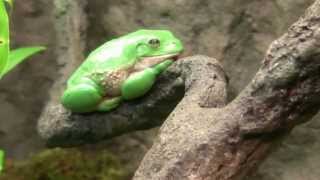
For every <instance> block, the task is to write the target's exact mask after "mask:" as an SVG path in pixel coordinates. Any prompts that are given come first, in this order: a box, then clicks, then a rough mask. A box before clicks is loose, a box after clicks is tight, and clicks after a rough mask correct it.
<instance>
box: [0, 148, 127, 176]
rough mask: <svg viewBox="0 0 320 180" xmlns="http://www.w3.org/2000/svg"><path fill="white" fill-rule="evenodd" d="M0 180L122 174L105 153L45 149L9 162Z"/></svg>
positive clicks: (114, 162)
mask: <svg viewBox="0 0 320 180" xmlns="http://www.w3.org/2000/svg"><path fill="white" fill-rule="evenodd" d="M7 164H8V165H7V167H6V168H5V170H4V172H3V174H2V175H1V176H0V180H122V179H125V178H126V173H124V171H123V170H122V169H121V165H120V163H119V162H118V160H117V159H116V158H115V157H113V156H112V155H111V154H110V153H109V152H107V151H102V152H99V154H95V153H84V152H81V151H79V150H76V149H68V150H65V149H54V150H46V151H44V152H42V153H40V154H38V155H36V156H34V157H32V158H31V159H30V160H28V161H25V162H21V163H16V164H13V165H9V163H7Z"/></svg>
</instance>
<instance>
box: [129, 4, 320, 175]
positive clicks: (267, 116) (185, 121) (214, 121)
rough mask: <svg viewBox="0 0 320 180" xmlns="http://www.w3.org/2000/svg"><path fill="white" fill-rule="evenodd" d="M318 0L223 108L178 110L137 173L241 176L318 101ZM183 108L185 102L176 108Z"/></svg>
mask: <svg viewBox="0 0 320 180" xmlns="http://www.w3.org/2000/svg"><path fill="white" fill-rule="evenodd" d="M319 42H320V0H317V1H316V2H315V3H314V4H313V6H312V7H310V8H309V10H308V11H307V13H306V15H305V16H304V17H303V18H301V19H300V20H299V21H298V22H297V23H295V24H294V25H293V26H292V27H291V28H290V29H289V31H288V33H286V34H285V35H284V36H282V37H281V38H280V39H278V40H277V41H275V42H274V43H273V44H272V45H271V46H270V49H269V51H268V52H267V54H266V56H265V58H264V60H263V64H262V67H261V68H260V70H259V72H258V73H257V74H256V76H255V78H254V79H253V80H252V82H251V83H250V84H249V85H248V86H247V87H246V89H245V90H244V91H243V92H242V93H241V94H240V95H239V96H238V97H237V98H236V99H235V100H234V101H233V102H232V103H230V104H229V105H227V106H226V107H224V108H222V109H214V108H211V109H207V108H200V107H195V108H194V107H192V105H190V106H191V107H192V108H193V110H192V111H180V112H179V113H177V114H176V113H175V112H176V111H174V112H173V113H172V114H171V115H170V116H169V117H168V119H167V120H166V121H165V123H164V124H163V126H162V128H161V131H160V135H159V137H158V138H157V140H156V142H155V143H154V145H153V146H152V148H151V149H150V150H149V152H148V153H147V155H146V156H145V157H144V159H143V161H142V163H141V165H140V167H139V169H138V170H137V172H136V174H135V178H134V179H139V180H144V179H145V180H149V179H161V180H165V179H168V180H169V179H208V180H209V179H216V180H218V179H219V180H235V179H242V178H244V177H245V176H247V175H248V174H249V173H250V172H251V171H252V170H254V169H255V168H257V166H258V165H259V163H261V162H262V160H263V159H264V158H265V157H266V156H267V155H268V154H269V152H270V150H271V149H272V147H273V146H274V145H275V144H276V143H277V142H279V140H281V139H282V138H283V137H284V136H285V135H286V134H287V133H288V132H290V130H291V129H292V128H293V127H294V126H295V125H297V124H299V123H301V122H304V121H307V120H309V119H311V117H312V116H313V115H315V113H316V112H317V111H319V108H320V43H319ZM176 109H179V106H178V107H177V108H176Z"/></svg>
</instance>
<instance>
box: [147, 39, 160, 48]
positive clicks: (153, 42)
mask: <svg viewBox="0 0 320 180" xmlns="http://www.w3.org/2000/svg"><path fill="white" fill-rule="evenodd" d="M148 43H149V45H150V46H151V47H153V48H157V47H159V46H160V41H159V39H150V40H149V42H148Z"/></svg>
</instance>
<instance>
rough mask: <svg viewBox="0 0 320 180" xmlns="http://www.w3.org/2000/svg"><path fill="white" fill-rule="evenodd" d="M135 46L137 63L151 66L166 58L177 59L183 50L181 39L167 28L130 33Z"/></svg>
mask: <svg viewBox="0 0 320 180" xmlns="http://www.w3.org/2000/svg"><path fill="white" fill-rule="evenodd" d="M129 36H131V37H132V38H129V39H130V40H129V41H131V42H130V43H132V44H134V46H135V54H136V60H137V61H136V63H137V64H136V65H138V66H139V67H140V68H146V67H151V66H154V65H157V64H159V63H161V62H163V61H166V60H169V59H170V60H176V59H177V58H178V56H179V55H180V54H181V53H182V51H183V45H182V43H181V41H180V40H179V39H178V38H176V37H175V36H174V35H173V34H172V33H171V32H170V31H167V30H139V31H136V32H133V33H130V34H129Z"/></svg>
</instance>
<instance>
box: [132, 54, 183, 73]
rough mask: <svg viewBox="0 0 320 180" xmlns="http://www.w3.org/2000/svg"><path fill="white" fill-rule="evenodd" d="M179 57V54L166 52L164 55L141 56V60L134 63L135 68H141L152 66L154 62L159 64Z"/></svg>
mask: <svg viewBox="0 0 320 180" xmlns="http://www.w3.org/2000/svg"><path fill="white" fill-rule="evenodd" d="M178 58H179V54H178V53H175V54H166V55H160V56H148V57H142V58H141V60H140V61H139V62H138V63H137V64H136V65H135V69H136V70H143V69H146V68H149V67H152V66H154V65H156V64H159V63H161V62H163V61H166V60H169V59H170V60H173V61H176V60H178Z"/></svg>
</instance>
